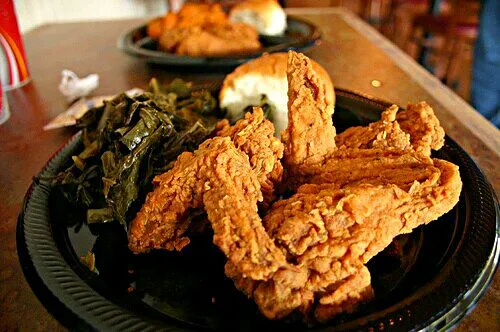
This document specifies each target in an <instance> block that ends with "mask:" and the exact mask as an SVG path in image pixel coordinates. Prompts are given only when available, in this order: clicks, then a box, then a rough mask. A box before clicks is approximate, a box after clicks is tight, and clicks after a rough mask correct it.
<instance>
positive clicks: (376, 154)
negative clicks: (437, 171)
mask: <svg viewBox="0 0 500 332" xmlns="http://www.w3.org/2000/svg"><path fill="white" fill-rule="evenodd" d="M288 61H289V68H288V73H287V74H288V82H289V92H288V94H289V96H290V97H289V98H290V100H289V110H288V128H287V130H286V131H284V133H283V134H282V135H284V136H282V137H283V138H284V140H283V142H284V144H285V151H284V164H285V168H286V173H287V174H288V176H287V179H286V182H287V187H288V188H290V189H295V188H297V187H298V186H300V185H301V184H305V183H325V182H327V183H337V182H341V183H349V182H353V181H361V182H367V181H368V183H370V180H369V179H370V178H379V179H380V180H381V181H379V182H378V183H397V184H401V181H409V179H412V176H408V174H411V173H413V172H414V171H415V172H416V173H417V174H418V173H421V172H423V174H425V173H426V172H428V170H427V171H426V169H427V168H428V167H432V160H431V159H430V158H429V157H430V152H431V149H439V148H441V147H442V145H443V142H444V131H443V128H441V126H440V125H439V120H438V119H437V118H436V116H435V115H434V112H433V110H432V108H430V107H429V105H427V104H426V103H425V102H422V103H420V104H415V105H411V104H410V105H408V109H407V110H405V111H402V112H398V110H399V109H398V107H397V106H396V105H393V106H391V107H389V108H388V109H387V110H385V111H384V112H383V113H382V116H381V120H379V121H377V122H374V123H371V124H370V125H368V126H366V127H352V128H349V129H347V130H346V131H345V132H343V133H342V134H339V135H337V136H335V128H334V127H333V126H332V122H331V113H330V112H324V111H321V109H322V108H323V109H329V108H328V107H326V106H325V105H324V103H323V98H322V94H321V93H315V91H319V90H321V89H318V88H315V87H314V86H313V85H311V84H310V83H308V79H307V77H316V78H317V75H316V74H315V73H314V70H313V68H312V66H311V65H310V60H309V59H308V58H306V57H304V56H303V55H300V54H297V53H295V52H291V51H290V52H289V60H288ZM318 80H319V79H318ZM315 86H322V84H321V83H317V84H316V85H315ZM292 98H296V99H298V100H299V101H300V102H298V101H297V100H295V99H292ZM297 105H300V106H299V107H297ZM321 105H323V106H321ZM332 113H333V112H332ZM327 114H330V116H329V119H326V118H325V117H327ZM309 119H325V120H324V121H313V120H309ZM308 121H309V122H308ZM307 124H309V125H307ZM332 128H333V129H332ZM308 141H313V142H315V143H314V146H316V147H317V149H312V148H311V149H305V147H307V143H306V142H308ZM300 146H302V148H298V147H300ZM294 147H296V148H294ZM415 179H417V178H415ZM382 180H384V181H385V182H384V181H382ZM394 181H396V182H394Z"/></svg>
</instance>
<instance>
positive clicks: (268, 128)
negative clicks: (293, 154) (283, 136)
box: [217, 107, 283, 208]
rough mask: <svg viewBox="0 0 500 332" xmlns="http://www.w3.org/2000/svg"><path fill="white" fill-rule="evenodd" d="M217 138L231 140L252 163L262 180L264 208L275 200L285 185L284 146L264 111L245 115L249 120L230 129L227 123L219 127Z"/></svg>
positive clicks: (259, 110)
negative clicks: (278, 189) (277, 188)
mask: <svg viewBox="0 0 500 332" xmlns="http://www.w3.org/2000/svg"><path fill="white" fill-rule="evenodd" d="M217 127H218V128H219V130H218V132H217V136H228V137H230V138H231V140H232V141H233V143H234V145H235V146H236V147H237V148H238V149H240V150H241V151H242V152H243V153H245V154H246V155H247V156H248V158H249V159H250V165H251V166H252V170H253V171H254V172H255V174H256V175H257V179H258V180H259V183H260V186H261V190H262V196H263V197H264V201H263V205H264V208H267V206H268V204H269V203H270V202H272V200H273V199H274V187H275V185H276V184H277V183H279V182H280V181H281V178H282V175H283V166H282V165H281V161H280V160H281V158H282V157H283V144H282V143H281V141H280V140H279V139H278V138H276V137H274V126H273V124H272V122H271V121H269V120H267V119H266V118H265V117H264V112H263V111H262V109H261V108H260V107H254V109H253V113H247V114H245V118H244V119H242V120H239V121H237V122H236V124H235V125H234V126H230V125H229V122H228V121H227V120H222V121H220V122H219V124H218V125H217Z"/></svg>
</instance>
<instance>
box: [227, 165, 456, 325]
mask: <svg viewBox="0 0 500 332" xmlns="http://www.w3.org/2000/svg"><path fill="white" fill-rule="evenodd" d="M435 172H436V173H435V174H430V176H429V177H427V178H426V179H423V180H421V181H420V182H415V183H414V184H413V185H412V186H411V187H410V188H409V189H407V190H403V189H401V188H400V187H398V186H397V185H394V184H383V185H382V184H381V185H372V184H354V185H351V184H348V185H345V186H343V187H342V188H339V187H338V186H337V185H336V184H322V185H304V186H302V187H300V188H299V190H298V192H297V194H295V195H293V196H292V197H291V198H289V199H287V200H282V201H278V202H277V203H275V204H274V205H273V207H272V209H271V211H270V212H269V213H268V214H267V215H266V217H265V218H264V221H263V222H264V226H265V228H266V230H267V232H268V233H269V235H270V237H271V238H273V239H274V241H275V243H276V245H277V246H278V247H279V248H281V249H282V250H283V252H284V253H286V256H287V261H288V262H289V263H290V264H291V265H292V266H293V267H295V268H297V269H299V272H295V271H293V270H291V269H290V268H287V266H286V265H284V266H283V267H282V268H281V269H279V270H278V271H277V272H275V273H274V274H273V275H272V277H271V278H270V279H269V280H267V281H259V282H254V283H253V284H251V283H250V282H249V281H248V280H244V278H243V280H241V279H242V278H241V277H238V276H237V275H235V274H234V273H233V274H232V275H231V276H232V277H233V278H234V279H236V281H235V284H236V286H237V287H239V288H240V289H242V290H243V291H245V292H246V293H247V295H249V296H251V297H254V299H255V301H256V303H257V304H258V305H259V308H260V310H261V311H262V312H263V314H264V315H266V317H268V318H280V317H283V316H285V315H287V314H289V313H290V312H291V311H293V310H295V309H299V310H301V311H308V310H312V309H313V308H314V310H315V315H316V318H317V319H319V320H327V319H329V318H331V317H332V316H334V315H335V314H337V313H339V312H343V311H347V312H349V311H352V310H353V309H354V308H355V307H356V305H357V304H359V302H361V301H363V300H366V299H368V298H369V297H370V296H371V294H372V291H371V287H370V275H369V272H368V270H367V269H366V267H365V266H364V264H365V263H367V262H368V261H369V260H370V259H371V258H372V257H373V256H375V255H376V254H377V253H379V252H380V251H382V250H383V249H384V248H385V247H387V246H388V245H389V244H390V243H391V242H392V240H393V239H394V237H396V236H398V235H399V234H402V233H407V232H411V231H412V230H413V229H414V228H415V227H418V226H419V225H422V224H426V223H428V222H430V221H432V220H435V219H436V218H438V217H439V216H441V215H442V214H444V213H446V212H447V211H449V210H450V209H451V208H452V207H453V206H454V205H455V204H456V203H457V201H458V199H459V195H460V190H461V185H462V183H461V180H460V176H459V173H458V167H456V166H455V165H453V164H451V163H449V162H446V161H441V160H437V161H436V162H435ZM229 272H231V271H229ZM314 298H319V302H318V303H317V305H316V307H313V303H312V302H311V299H314Z"/></svg>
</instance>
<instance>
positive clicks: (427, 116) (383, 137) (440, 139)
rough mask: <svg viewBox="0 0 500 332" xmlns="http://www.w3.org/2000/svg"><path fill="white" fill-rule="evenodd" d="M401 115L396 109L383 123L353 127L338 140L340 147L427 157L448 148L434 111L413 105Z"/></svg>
mask: <svg viewBox="0 0 500 332" xmlns="http://www.w3.org/2000/svg"><path fill="white" fill-rule="evenodd" d="M398 111H399V108H398V107H397V106H396V105H392V106H391V107H389V108H388V109H387V110H385V111H384V112H383V113H382V116H381V119H380V120H379V121H377V122H373V123H371V124H370V125H368V126H366V127H351V128H349V129H347V130H346V131H344V132H343V133H341V134H339V135H337V136H336V137H335V142H336V143H337V146H338V147H342V146H345V147H346V148H358V149H390V148H393V149H398V150H403V151H415V152H418V153H422V154H424V155H426V156H430V155H431V149H433V150H439V149H440V148H441V147H442V146H443V144H444V130H443V128H442V127H441V126H440V125H439V120H438V118H437V117H436V115H435V114H434V111H433V110H432V108H431V107H430V106H429V105H428V104H427V103H426V102H421V103H418V104H409V105H408V107H407V109H406V110H404V111H400V112H398Z"/></svg>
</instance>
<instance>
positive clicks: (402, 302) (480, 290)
mask: <svg viewBox="0 0 500 332" xmlns="http://www.w3.org/2000/svg"><path fill="white" fill-rule="evenodd" d="M336 96H337V102H336V110H335V115H334V123H335V124H336V126H337V128H338V130H339V132H340V131H342V130H343V129H345V128H346V127H349V126H353V125H359V124H366V123H368V122H370V121H373V120H376V119H377V118H378V117H379V116H380V112H381V111H382V110H383V109H384V107H386V106H387V105H388V103H387V102H384V101H379V100H375V99H373V98H369V97H364V96H361V95H359V94H355V93H352V92H349V91H345V90H342V89H336ZM80 146H81V138H80V135H79V134H77V135H76V136H75V137H74V138H73V139H72V140H70V141H69V142H68V143H67V144H66V145H65V146H64V147H63V148H61V149H60V150H59V151H58V152H57V153H56V154H55V155H54V157H53V158H52V159H51V160H49V161H48V162H47V164H46V165H45V167H44V168H43V170H42V171H41V173H40V175H41V176H42V177H45V176H51V175H53V174H56V173H57V172H58V171H60V170H61V169H63V168H64V166H65V165H66V164H67V163H68V162H70V160H71V155H73V154H74V153H75V152H76V151H77V150H78V148H79V147H80ZM435 157H437V158H442V159H445V160H449V161H451V162H453V163H455V164H457V165H458V166H459V167H460V175H461V177H462V180H463V183H464V186H463V190H462V193H461V197H460V201H459V203H458V204H457V205H456V206H455V207H454V209H453V210H452V211H450V212H449V213H447V214H446V215H444V216H442V217H441V218H439V219H438V220H437V221H434V222H432V223H431V224H429V225H427V226H423V227H419V228H417V229H416V230H415V231H414V232H413V233H411V234H407V235H402V236H399V237H398V238H396V240H395V241H394V242H393V244H391V246H389V247H388V248H387V249H386V250H385V251H384V252H382V253H380V254H379V255H377V256H376V257H375V258H374V259H372V260H371V261H370V262H369V264H368V267H369V269H370V271H371V272H372V283H373V286H374V289H375V292H376V297H375V299H374V300H373V301H372V302H370V303H367V304H366V305H363V306H361V307H360V308H359V310H358V311H357V312H356V313H353V314H345V315H341V316H339V317H336V318H335V319H333V320H331V321H329V322H328V323H326V324H321V325H305V324H304V323H303V322H301V321H300V320H299V319H298V318H297V317H293V316H292V317H288V318H286V319H284V320H280V321H269V320H267V319H265V318H264V317H263V316H262V315H261V314H260V313H259V312H258V310H257V308H256V306H255V304H254V303H253V302H252V301H251V300H248V299H247V298H246V297H245V296H244V295H243V294H241V293H240V292H239V291H237V290H236V289H235V288H234V286H233V284H232V282H231V281H230V280H229V279H228V278H226V277H225V275H224V269H223V265H224V262H225V259H224V256H223V255H222V254H221V253H220V252H219V250H218V249H217V248H216V247H215V246H214V245H213V244H212V240H211V234H210V233H205V234H201V235H199V236H198V237H195V238H193V239H192V243H191V244H190V245H189V246H188V247H187V248H186V249H185V250H183V251H182V252H180V253H172V252H152V253H149V254H144V255H139V256H134V255H132V254H131V253H130V252H129V251H128V249H127V237H126V233H125V231H124V230H123V228H122V227H121V226H119V225H117V224H104V225H93V226H92V227H91V228H89V227H88V226H87V225H86V224H85V223H83V222H82V219H83V215H82V214H81V213H79V212H78V211H68V210H66V209H65V208H64V206H62V205H61V204H62V203H61V201H60V200H58V198H57V196H56V195H54V193H53V192H52V190H51V188H50V186H49V185H48V184H47V183H44V182H38V183H33V184H32V185H31V187H30V189H29V190H28V192H27V194H26V198H25V204H24V206H23V209H22V211H21V214H20V216H19V223H18V233H17V238H18V252H19V258H20V261H21V265H22V267H23V270H24V273H25V276H26V278H27V280H28V282H29V283H30V285H31V287H32V288H33V291H34V292H35V294H37V296H38V297H39V298H40V300H41V301H42V303H43V304H44V305H45V306H46V307H47V308H48V310H49V311H50V312H51V313H52V314H53V315H54V316H55V317H56V318H58V319H59V320H60V321H61V322H62V323H63V324H64V325H66V326H68V327H71V328H75V327H76V328H78V327H84V328H88V327H89V326H90V327H93V328H96V329H99V330H109V329H113V330H124V331H147V330H159V329H168V330H204V329H208V330H212V329H214V330H215V329H217V330H232V331H234V330H242V331H250V330H256V329H260V330H273V331H274V330H303V329H313V330H335V331H337V330H338V331H344V330H366V331H375V330H380V331H382V330H384V331H387V330H405V331H406V330H411V329H421V328H426V327H427V328H431V329H448V328H450V327H452V326H453V325H454V324H456V323H457V322H458V321H459V320H460V319H461V318H462V317H463V316H464V315H466V314H467V313H468V312H469V311H470V310H471V309H472V308H473V307H474V305H475V304H476V303H477V301H478V299H479V298H480V297H481V296H482V295H483V294H484V292H485V290H486V288H487V286H488V284H489V282H490V281H491V279H492V276H493V274H494V272H495V271H496V267H497V263H498V254H499V246H498V241H499V240H498V239H499V237H498V234H499V224H500V221H499V211H498V202H497V199H496V197H495V194H494V192H493V190H492V189H491V187H490V185H489V184H488V182H487V180H486V179H485V177H484V175H483V174H482V173H481V171H480V170H479V168H478V167H477V165H476V164H475V163H474V162H473V160H472V159H471V158H470V157H469V156H468V155H467V153H465V152H464V151H463V150H462V149H461V148H460V147H459V146H458V145H457V144H456V143H455V142H454V141H453V140H452V139H450V138H449V137H446V144H445V146H444V147H443V148H442V149H441V150H440V151H438V152H437V153H435ZM94 226H95V227H94ZM89 250H92V251H93V252H94V253H95V257H96V267H97V270H98V271H99V274H96V273H93V272H91V271H90V270H89V269H88V268H87V267H86V266H85V265H84V264H82V263H81V261H80V259H79V257H81V256H83V255H85V254H86V253H87V252H88V251H89ZM132 289H133V290H132Z"/></svg>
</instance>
